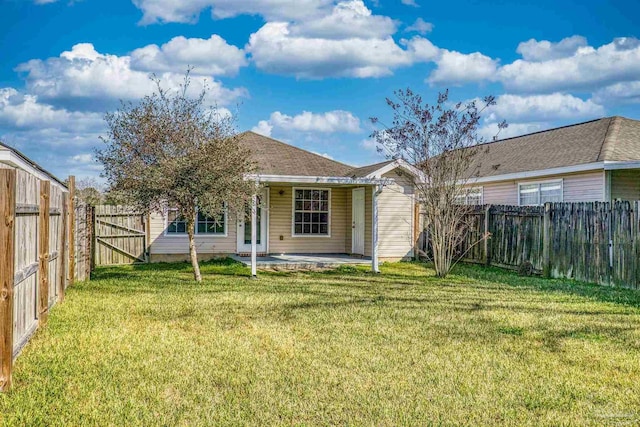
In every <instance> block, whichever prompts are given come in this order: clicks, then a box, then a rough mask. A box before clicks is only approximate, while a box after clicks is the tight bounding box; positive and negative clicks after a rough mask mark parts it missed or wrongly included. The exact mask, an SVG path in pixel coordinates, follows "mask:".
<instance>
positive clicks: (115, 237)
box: [94, 205, 149, 266]
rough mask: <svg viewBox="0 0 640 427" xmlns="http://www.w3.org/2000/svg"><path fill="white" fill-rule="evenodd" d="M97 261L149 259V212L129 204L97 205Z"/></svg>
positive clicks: (111, 261) (102, 262)
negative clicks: (146, 217) (147, 213)
mask: <svg viewBox="0 0 640 427" xmlns="http://www.w3.org/2000/svg"><path fill="white" fill-rule="evenodd" d="M94 209H95V211H94V215H95V224H94V233H95V234H94V236H95V245H94V251H95V252H94V263H95V265H96V266H99V265H115V264H134V263H145V262H148V259H149V257H148V253H147V243H148V242H147V223H146V220H145V215H143V214H142V213H140V212H135V211H134V210H132V209H131V208H130V207H128V206H108V205H105V206H96V207H95V208H94Z"/></svg>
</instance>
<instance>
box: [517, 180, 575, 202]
mask: <svg viewBox="0 0 640 427" xmlns="http://www.w3.org/2000/svg"><path fill="white" fill-rule="evenodd" d="M557 183H559V184H560V202H559V203H563V202H564V178H559V179H547V180H538V181H522V182H518V195H517V196H518V206H544V204H543V203H540V194H541V192H540V186H541V185H542V184H557ZM533 184H536V185H537V186H538V203H537V204H535V205H523V204H522V201H521V200H520V187H522V186H523V185H533Z"/></svg>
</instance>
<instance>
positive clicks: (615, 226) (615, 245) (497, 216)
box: [421, 201, 640, 289]
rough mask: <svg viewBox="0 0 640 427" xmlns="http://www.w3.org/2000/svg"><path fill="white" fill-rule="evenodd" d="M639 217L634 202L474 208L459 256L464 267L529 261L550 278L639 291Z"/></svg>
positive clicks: (424, 241) (639, 206) (639, 204)
mask: <svg viewBox="0 0 640 427" xmlns="http://www.w3.org/2000/svg"><path fill="white" fill-rule="evenodd" d="M639 213H640V202H637V201H636V202H615V203H603V202H584V203H547V204H546V205H545V206H504V205H486V206H475V207H473V208H472V209H471V211H470V212H469V213H468V214H467V215H466V219H465V223H466V233H465V236H464V240H463V242H462V244H461V245H460V246H459V248H458V254H459V255H460V256H462V260H463V261H467V262H474V263H483V264H486V265H493V266H497V267H503V268H512V269H515V268H519V267H520V266H522V265H523V264H524V263H525V262H529V263H531V266H532V267H533V270H534V271H535V272H537V273H542V274H544V275H545V276H548V277H556V278H572V279H576V280H581V281H586V282H594V283H599V284H603V285H614V286H622V287H627V288H631V289H640V231H639V229H640V227H639V221H640V215H639ZM486 233H489V235H490V238H489V239H487V240H486V241H481V240H482V236H484V235H485V234H486ZM423 236H424V238H423V239H422V241H421V245H422V250H423V251H424V252H426V253H427V254H429V253H430V244H429V241H428V240H429V239H428V233H427V232H426V231H425V233H424V234H423ZM478 242H480V243H478Z"/></svg>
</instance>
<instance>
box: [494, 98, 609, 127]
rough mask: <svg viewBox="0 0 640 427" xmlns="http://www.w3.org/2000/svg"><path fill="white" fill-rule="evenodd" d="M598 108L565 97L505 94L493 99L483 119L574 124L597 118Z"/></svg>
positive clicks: (602, 113) (601, 109)
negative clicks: (493, 103) (557, 121)
mask: <svg viewBox="0 0 640 427" xmlns="http://www.w3.org/2000/svg"><path fill="white" fill-rule="evenodd" d="M604 113H605V110H604V108H603V107H602V105H599V104H597V103H595V102H594V101H592V100H591V99H588V100H586V101H584V100H582V99H580V98H577V97H575V96H572V95H569V94H562V93H552V94H549V95H532V96H521V95H511V94H505V95H500V96H498V97H497V98H496V105H493V106H490V107H488V108H487V110H486V111H485V114H484V115H483V116H484V118H485V119H486V120H487V121H490V122H500V121H502V120H507V122H511V121H513V122H551V121H554V120H578V119H591V118H596V117H601V116H603V115H604Z"/></svg>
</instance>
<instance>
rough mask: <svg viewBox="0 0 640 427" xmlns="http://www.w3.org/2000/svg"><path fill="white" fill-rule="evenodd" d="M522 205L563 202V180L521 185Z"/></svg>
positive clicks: (520, 196)
mask: <svg viewBox="0 0 640 427" xmlns="http://www.w3.org/2000/svg"><path fill="white" fill-rule="evenodd" d="M519 198H520V206H538V205H544V204H545V203H547V202H562V181H552V182H541V183H535V184H522V185H520V194H519Z"/></svg>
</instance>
